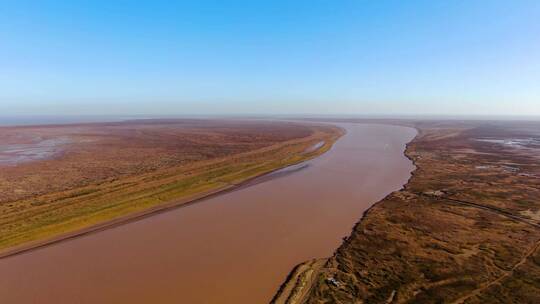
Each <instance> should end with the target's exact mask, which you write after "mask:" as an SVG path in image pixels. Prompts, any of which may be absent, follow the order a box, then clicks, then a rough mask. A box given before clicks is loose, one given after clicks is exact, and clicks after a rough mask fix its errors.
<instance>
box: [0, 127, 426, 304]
mask: <svg viewBox="0 0 540 304" xmlns="http://www.w3.org/2000/svg"><path fill="white" fill-rule="evenodd" d="M339 126H340V127H342V128H344V129H345V130H346V131H347V133H346V134H345V135H344V136H343V137H341V139H339V140H338V141H337V142H336V143H335V145H334V146H333V147H332V148H331V149H330V150H329V151H328V152H326V153H325V154H323V155H322V156H319V157H317V158H315V159H312V160H310V161H307V162H305V163H304V164H303V165H301V166H299V167H297V168H293V170H290V172H287V171H285V172H276V173H275V174H276V176H274V178H268V177H265V178H264V179H263V180H261V181H259V182H257V181H254V182H253V183H252V185H251V186H246V187H242V188H240V189H239V190H236V191H231V192H228V193H225V194H222V195H219V196H214V197H212V198H209V199H206V200H203V201H200V202H198V203H196V204H190V205H186V206H184V207H182V208H178V209H175V210H172V211H170V212H165V213H160V214H157V215H155V216H151V217H146V218H144V219H141V220H139V221H135V222H131V223H128V224H125V225H121V226H117V227H114V228H111V229H107V230H104V231H100V232H96V233H93V234H89V235H85V236H83V237H80V238H75V239H71V240H68V241H64V242H60V243H56V244H53V245H50V246H47V247H43V248H39V249H36V250H33V251H29V252H26V253H22V254H19V255H15V256H11V257H7V258H3V259H0V294H1V295H2V299H3V300H5V301H6V302H8V303H118V302H129V303H150V302H156V303H179V302H180V303H266V302H268V301H270V299H271V298H272V296H273V295H274V293H275V292H276V290H277V289H278V287H279V286H280V284H281V282H282V281H283V280H284V279H285V277H286V276H287V274H288V273H289V271H290V270H291V269H292V268H293V267H294V266H295V265H297V264H298V263H300V262H302V261H305V260H308V259H311V258H316V257H327V256H330V255H331V254H332V252H333V251H334V249H335V248H336V247H338V246H339V244H340V243H341V242H342V237H344V236H346V235H348V234H349V233H350V230H351V228H352V226H353V225H354V223H355V222H356V221H357V219H358V218H359V217H360V216H361V215H362V213H363V212H364V211H365V210H366V209H368V208H369V207H370V206H371V205H372V204H373V203H375V202H377V201H379V200H381V199H382V198H384V197H385V196H386V195H387V194H388V193H390V192H392V191H395V190H398V189H399V188H400V187H402V185H403V184H405V183H406V182H407V180H408V178H409V176H410V172H411V171H412V170H413V168H414V167H413V165H412V163H411V161H410V160H409V159H407V158H406V157H405V156H404V155H403V152H404V149H405V145H406V143H407V142H409V141H410V140H411V139H412V138H413V137H414V136H415V134H416V131H415V130H414V129H412V128H407V127H399V126H389V125H375V124H339ZM318 142H320V140H318V141H316V142H312V143H310V145H309V146H308V147H307V149H309V147H310V146H313V145H314V144H318ZM302 151H306V148H304V149H303V150H302Z"/></svg>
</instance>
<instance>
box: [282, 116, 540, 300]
mask: <svg viewBox="0 0 540 304" xmlns="http://www.w3.org/2000/svg"><path fill="white" fill-rule="evenodd" d="M387 123H393V124H402V125H409V126H414V127H416V128H417V129H418V130H419V135H418V136H417V137H416V138H415V139H414V140H413V141H412V142H411V143H410V144H409V145H408V147H407V150H406V155H407V156H408V157H409V158H410V159H411V160H413V161H414V163H415V165H416V167H417V169H416V170H415V171H414V173H413V176H412V178H411V179H410V181H409V183H408V184H407V185H406V186H405V187H404V189H402V190H401V191H397V192H394V193H392V194H390V195H389V196H387V197H386V198H385V199H384V200H382V201H380V202H379V203H377V204H375V205H374V206H373V207H372V208H371V209H369V210H368V211H367V212H366V213H365V214H364V216H363V217H362V219H361V220H360V221H359V222H358V223H357V225H356V226H355V227H354V229H353V231H352V234H351V235H350V236H349V237H348V238H346V239H345V241H344V242H343V244H342V245H341V246H340V247H339V248H338V249H337V250H336V252H335V253H334V255H333V256H331V257H330V258H328V259H324V258H323V259H320V260H312V261H307V262H305V263H303V264H300V265H299V266H297V267H296V268H295V269H294V270H293V271H292V272H291V274H290V275H289V277H288V278H287V281H286V282H285V283H284V284H283V285H282V288H281V289H280V291H279V292H278V293H277V295H276V297H275V298H274V302H275V303H289V304H291V303H539V302H540V249H539V247H540V200H539V197H540V124H539V123H538V122H523V121H521V122H517V121H514V122H511V121H507V122H497V121H443V122H435V121H422V122H418V121H416V122H414V121H388V122H387Z"/></svg>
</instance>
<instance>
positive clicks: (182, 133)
mask: <svg viewBox="0 0 540 304" xmlns="http://www.w3.org/2000/svg"><path fill="white" fill-rule="evenodd" d="M341 132H342V131H341V130H340V129H338V128H335V127H330V126H320V125H319V126H314V125H299V124H294V123H286V122H263V121H225V120H222V121H219V120H141V121H129V122H119V123H100V124H80V125H57V126H29V127H5V128H0V252H4V255H6V254H9V253H13V252H17V251H19V250H22V249H26V248H31V247H32V246H35V245H38V244H42V243H43V242H47V241H50V240H55V239H61V238H63V237H66V236H68V235H71V234H73V233H75V234H76V233H77V232H78V231H83V230H85V229H89V227H90V229H92V228H96V227H102V226H103V225H107V224H109V223H112V222H117V221H118V220H119V219H120V220H122V219H125V218H129V217H130V216H135V215H141V214H144V213H147V212H152V211H156V210H159V209H161V208H165V207H171V206H176V205H180V204H183V203H186V202H189V201H192V200H193V199H197V198H200V197H203V196H205V195H208V194H211V193H216V192H218V191H220V190H225V189H230V188H231V187H234V186H235V185H238V184H240V183H242V182H244V181H246V180H248V179H250V178H253V177H256V176H259V175H261V174H264V173H268V172H270V171H272V170H275V169H278V168H281V167H284V166H287V165H290V164H294V163H298V162H300V161H303V160H307V159H309V158H312V157H315V156H316V155H319V154H320V153H323V152H324V151H326V150H327V149H329V148H330V147H331V145H332V144H333V142H334V141H335V140H336V139H337V138H338V137H339V136H340V135H341V134H342V133H341ZM321 142H324V145H322V146H321V147H320V148H318V149H312V147H313V146H315V145H318V144H319V146H320V143H321Z"/></svg>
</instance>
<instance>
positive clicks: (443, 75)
mask: <svg viewBox="0 0 540 304" xmlns="http://www.w3.org/2000/svg"><path fill="white" fill-rule="evenodd" d="M170 2H173V1H148V2H145V3H143V2H142V1H75V0H74V1H2V3H1V6H0V113H2V114H3V115H11V114H14V115H15V114H25V115H27V114H54V115H63V114H78V115H80V114H92V115H95V114H97V115H99V114H113V115H124V114H127V115H131V114H151V115H160V114H167V115H186V114H319V113H321V114H388V115H400V114H447V115H460V114H480V115H505V114H510V115H540V1H532V0H531V1H497V0H493V1H480V0H476V1H470V0H469V1H458V0H455V1H375V0H373V1H361V0H356V1H318V0H310V1H218V0H216V1H205V0H203V1H177V3H176V4H171V3H170Z"/></svg>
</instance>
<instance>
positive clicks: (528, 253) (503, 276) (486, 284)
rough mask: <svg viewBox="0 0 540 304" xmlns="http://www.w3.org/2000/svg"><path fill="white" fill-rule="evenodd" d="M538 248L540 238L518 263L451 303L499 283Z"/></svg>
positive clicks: (457, 303)
mask: <svg viewBox="0 0 540 304" xmlns="http://www.w3.org/2000/svg"><path fill="white" fill-rule="evenodd" d="M538 248H540V240H539V241H537V242H536V243H535V244H534V246H532V247H531V249H529V250H528V251H527V253H526V254H525V255H524V256H523V257H522V258H521V260H519V262H518V263H516V264H515V265H514V266H513V267H512V268H511V269H510V270H508V271H505V272H504V273H503V274H502V275H501V276H499V277H498V278H496V279H495V280H493V281H489V282H486V283H484V284H482V285H481V287H480V288H477V289H475V290H473V291H471V292H470V293H468V294H466V295H464V296H462V297H461V298H459V299H457V300H455V301H454V302H452V304H462V303H464V302H465V301H466V300H468V299H470V298H472V297H474V296H477V295H479V294H480V293H482V292H483V291H485V290H486V289H488V288H489V287H491V286H493V285H495V284H498V283H500V282H501V281H502V280H504V279H505V278H507V277H509V276H511V275H512V274H513V273H514V270H516V269H517V268H518V267H520V266H521V265H523V264H525V262H526V261H527V259H528V258H529V257H530V256H531V255H533V254H534V253H535V252H536V250H538Z"/></svg>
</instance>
